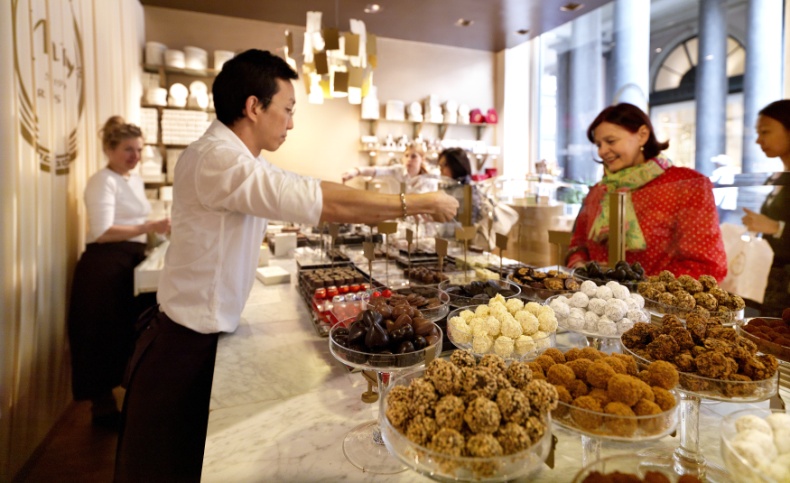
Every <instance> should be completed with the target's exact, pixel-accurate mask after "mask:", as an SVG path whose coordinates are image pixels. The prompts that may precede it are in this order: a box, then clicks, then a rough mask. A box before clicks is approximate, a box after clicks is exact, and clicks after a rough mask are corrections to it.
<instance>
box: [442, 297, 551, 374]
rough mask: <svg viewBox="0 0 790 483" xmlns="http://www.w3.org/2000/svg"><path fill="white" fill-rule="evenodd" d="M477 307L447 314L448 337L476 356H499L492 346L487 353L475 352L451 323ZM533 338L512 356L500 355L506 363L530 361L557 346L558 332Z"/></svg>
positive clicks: (459, 309)
mask: <svg viewBox="0 0 790 483" xmlns="http://www.w3.org/2000/svg"><path fill="white" fill-rule="evenodd" d="M475 308H476V307H471V306H470V307H461V308H458V309H455V310H453V311H452V312H450V313H449V314H447V337H448V339H449V340H450V342H452V344H453V345H454V346H456V347H457V348H459V349H463V350H467V351H469V352H471V353H473V354H474V355H476V356H483V355H485V354H497V352H496V350H495V349H496V346H495V345H492V346H491V348H490V349H489V350H488V351H487V352H477V351H475V350H474V347H473V344H472V339H471V338H470V337H468V336H467V335H466V334H458V333H457V332H456V330H455V329H454V327H453V324H452V323H451V322H450V321H451V320H452V319H453V317H460V316H461V312H464V311H465V310H470V311H472V312H474V310H475ZM530 337H531V338H532V342H533V343H532V344H525V346H524V347H523V348H522V349H521V350H518V348H517V347H514V350H513V352H512V353H510V354H498V355H500V356H501V357H502V358H503V359H505V360H506V361H513V360H518V361H523V360H529V359H533V358H535V357H537V355H538V354H539V353H540V352H542V351H544V350H546V349H548V348H549V347H554V346H555V345H556V332H547V333H545V335H543V336H542V337H535V336H530Z"/></svg>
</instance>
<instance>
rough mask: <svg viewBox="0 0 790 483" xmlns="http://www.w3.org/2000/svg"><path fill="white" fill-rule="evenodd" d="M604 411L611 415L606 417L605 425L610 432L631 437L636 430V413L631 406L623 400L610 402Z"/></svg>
mask: <svg viewBox="0 0 790 483" xmlns="http://www.w3.org/2000/svg"><path fill="white" fill-rule="evenodd" d="M603 412H604V413H606V414H608V415H610V416H609V417H607V418H605V419H604V425H605V427H606V429H607V430H608V431H609V432H610V433H612V434H614V435H617V436H624V437H629V436H631V435H633V434H634V432H635V431H636V427H637V420H636V418H635V417H634V416H636V415H635V414H634V412H633V411H632V410H631V408H630V407H629V406H627V405H625V404H623V403H621V402H616V401H615V402H610V403H608V404H607V405H606V406H604V408H603Z"/></svg>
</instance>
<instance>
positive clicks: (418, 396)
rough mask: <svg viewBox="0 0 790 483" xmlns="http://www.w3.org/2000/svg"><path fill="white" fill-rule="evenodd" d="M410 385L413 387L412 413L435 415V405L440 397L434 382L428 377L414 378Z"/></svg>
mask: <svg viewBox="0 0 790 483" xmlns="http://www.w3.org/2000/svg"><path fill="white" fill-rule="evenodd" d="M409 387H410V388H411V396H412V405H411V408H412V414H414V415H415V416H417V415H419V414H421V415H423V416H433V407H434V405H436V401H437V400H438V399H439V396H438V395H437V394H436V388H434V387H433V384H432V383H431V382H430V381H428V380H427V379H423V378H419V379H412V380H411V382H410V383H409Z"/></svg>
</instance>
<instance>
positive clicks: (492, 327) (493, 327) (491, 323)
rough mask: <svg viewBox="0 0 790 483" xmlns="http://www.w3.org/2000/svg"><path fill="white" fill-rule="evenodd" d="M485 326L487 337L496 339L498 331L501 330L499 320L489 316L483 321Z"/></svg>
mask: <svg viewBox="0 0 790 483" xmlns="http://www.w3.org/2000/svg"><path fill="white" fill-rule="evenodd" d="M485 324H486V329H487V330H488V335H490V336H491V337H496V336H498V335H499V331H500V330H501V327H502V322H500V321H499V319H497V318H496V317H494V316H491V315H489V316H488V317H486V319H485Z"/></svg>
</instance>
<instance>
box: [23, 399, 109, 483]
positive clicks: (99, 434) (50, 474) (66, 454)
mask: <svg viewBox="0 0 790 483" xmlns="http://www.w3.org/2000/svg"><path fill="white" fill-rule="evenodd" d="M117 441H118V434H117V433H116V432H115V431H112V430H109V429H104V428H95V427H93V426H92V425H91V403H90V402H88V401H82V402H75V403H73V404H72V405H71V406H70V407H69V408H68V409H67V410H66V411H65V412H64V413H63V416H61V418H60V420H59V421H58V423H57V424H56V425H55V427H54V428H53V429H52V431H51V432H50V434H49V435H48V437H47V439H46V440H45V441H44V443H42V447H41V448H40V449H39V452H38V453H37V454H36V455H35V456H34V458H33V459H32V460H31V462H30V463H29V464H28V466H27V467H25V468H24V469H23V470H22V472H21V473H20V475H18V477H17V479H15V480H14V481H15V482H16V483H50V482H59V483H71V482H74V483H110V482H112V477H113V468H114V465H115V445H116V443H117Z"/></svg>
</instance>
